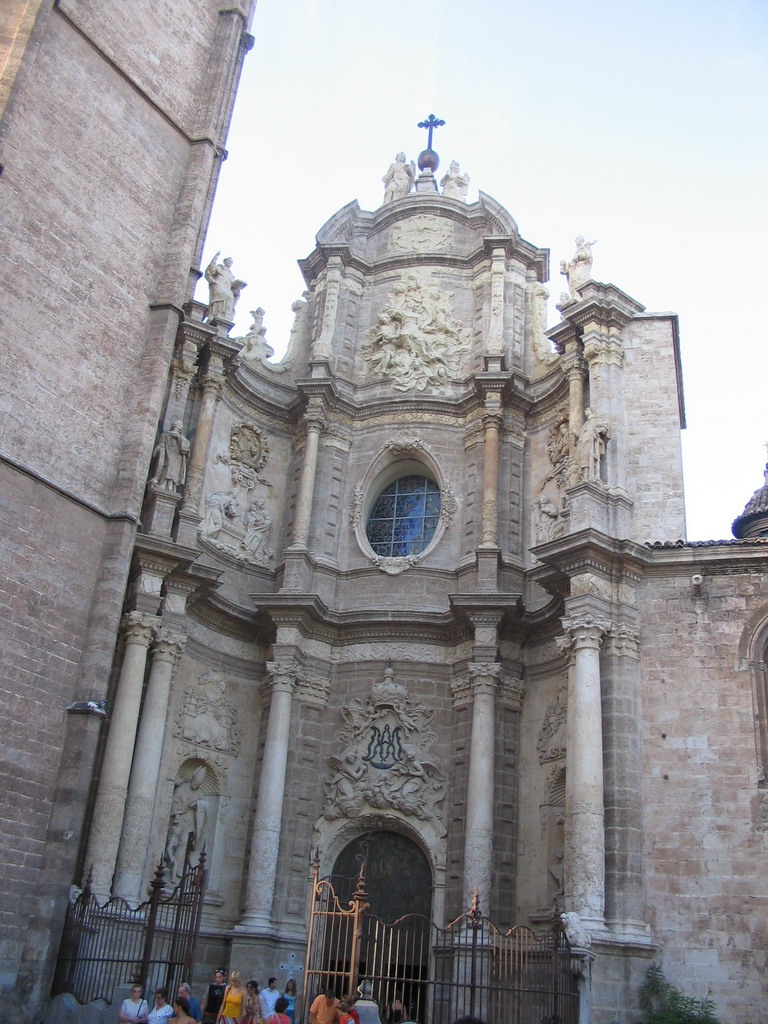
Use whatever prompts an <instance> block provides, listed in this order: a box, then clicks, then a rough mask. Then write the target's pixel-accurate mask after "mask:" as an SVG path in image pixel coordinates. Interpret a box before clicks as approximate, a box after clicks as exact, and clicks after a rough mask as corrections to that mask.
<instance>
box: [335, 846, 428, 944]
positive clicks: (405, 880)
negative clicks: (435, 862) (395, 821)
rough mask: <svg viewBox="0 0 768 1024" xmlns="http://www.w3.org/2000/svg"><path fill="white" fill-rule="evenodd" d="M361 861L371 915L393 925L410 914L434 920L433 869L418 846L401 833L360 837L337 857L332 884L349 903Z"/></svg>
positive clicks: (340, 896) (339, 895)
mask: <svg viewBox="0 0 768 1024" xmlns="http://www.w3.org/2000/svg"><path fill="white" fill-rule="evenodd" d="M361 861H364V862H365V888H366V892H367V894H368V904H369V906H370V911H371V913H372V914H373V915H374V916H376V917H379V918H381V920H382V921H386V922H387V923H389V924H391V923H392V922H393V921H396V920H397V919H398V918H400V917H404V916H405V915H406V914H422V915H423V916H424V917H425V918H426V919H427V920H430V919H431V917H432V869H431V867H430V864H429V861H428V860H427V858H426V857H425V855H424V853H423V852H422V851H421V850H420V849H419V847H418V846H417V845H416V843H414V842H413V840H412V839H409V838H408V837H407V836H404V835H402V834H401V833H399V832H385V831H376V832H368V833H366V834H365V835H362V836H358V838H357V839H354V840H353V841H352V842H351V843H348V844H347V845H346V846H345V847H344V849H343V850H342V851H341V853H340V854H339V856H338V857H337V858H336V863H335V864H334V866H333V873H332V875H331V877H330V882H331V884H332V885H333V888H334V890H335V892H336V895H337V896H338V897H339V900H340V901H341V902H342V903H343V904H345V903H347V902H348V901H349V900H350V899H351V898H352V893H353V892H354V891H355V885H356V884H357V876H358V874H359V871H360V863H361Z"/></svg>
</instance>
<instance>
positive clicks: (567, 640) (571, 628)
mask: <svg viewBox="0 0 768 1024" xmlns="http://www.w3.org/2000/svg"><path fill="white" fill-rule="evenodd" d="M560 621H561V622H562V625H563V629H564V630H565V636H561V637H558V638H557V644H558V646H559V647H560V649H561V650H568V651H570V650H571V649H573V650H579V649H580V648H584V647H592V648H595V649H596V650H599V649H600V645H601V644H602V642H603V638H604V637H605V636H606V635H607V634H608V633H610V631H611V622H610V620H609V619H603V618H601V617H600V616H597V615H592V614H591V613H589V612H586V613H581V614H579V615H569V616H564V617H563V618H562V619H561V620H560Z"/></svg>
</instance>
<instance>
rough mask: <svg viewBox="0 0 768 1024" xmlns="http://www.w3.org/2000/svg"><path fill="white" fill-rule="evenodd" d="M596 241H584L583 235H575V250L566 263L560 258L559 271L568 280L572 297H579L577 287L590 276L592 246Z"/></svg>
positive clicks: (582, 285) (581, 285)
mask: <svg viewBox="0 0 768 1024" xmlns="http://www.w3.org/2000/svg"><path fill="white" fill-rule="evenodd" d="M595 242H597V239H594V241H592V242H585V241H584V236H583V235H577V236H576V252H575V253H574V256H573V259H571V260H569V261H568V262H567V263H566V262H565V260H560V273H561V274H564V275H565V277H566V278H567V280H568V289H569V291H570V293H571V296H572V297H573V298H574V299H578V297H579V289H580V288H583V287H584V285H585V284H586V283H587V281H589V280H591V278H592V246H593V245H594V244H595Z"/></svg>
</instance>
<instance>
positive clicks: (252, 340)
mask: <svg viewBox="0 0 768 1024" xmlns="http://www.w3.org/2000/svg"><path fill="white" fill-rule="evenodd" d="M264 315H265V314H264V310H263V309H262V308H261V306H259V308H258V309H252V310H251V316H252V317H253V323H252V324H251V326H250V329H249V331H248V333H247V334H246V335H245V337H244V338H243V339H242V341H243V347H242V348H241V349H240V355H241V357H242V358H243V359H251V360H253V361H258V362H261V361H262V360H264V359H270V358H271V357H272V356H273V355H274V354H275V350H274V349H273V348H272V346H271V345H270V344H269V343H268V342H267V338H266V334H267V328H266V327H265V326H264Z"/></svg>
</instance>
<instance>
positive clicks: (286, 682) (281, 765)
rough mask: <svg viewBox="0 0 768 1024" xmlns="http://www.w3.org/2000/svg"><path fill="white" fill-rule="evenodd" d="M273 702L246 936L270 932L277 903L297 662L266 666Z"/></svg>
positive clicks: (254, 837) (247, 903) (254, 838)
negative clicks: (278, 870)
mask: <svg viewBox="0 0 768 1024" xmlns="http://www.w3.org/2000/svg"><path fill="white" fill-rule="evenodd" d="M267 671H268V672H269V685H270V686H271V687H272V700H271V703H270V706H269V721H268V723H267V739H266V743H265V744H264V757H263V759H262V762H261V776H260V778H259V795H258V798H257V800H256V814H255V817H254V820H253V834H252V837H251V859H250V866H249V871H248V879H247V882H246V890H245V913H244V915H243V918H242V920H241V922H240V924H239V926H238V928H239V929H241V930H245V931H256V930H262V929H263V930H270V929H271V915H272V899H273V897H274V893H275V876H276V875H277V855H278V851H279V846H280V831H281V826H282V817H283V796H284V794H285V769H286V765H287V763H288V743H289V738H290V724H291V704H292V702H293V692H294V690H295V688H296V685H297V683H298V681H299V679H300V669H299V667H298V665H296V664H295V663H294V662H290V663H281V662H276V661H271V662H268V663H267Z"/></svg>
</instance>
